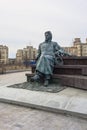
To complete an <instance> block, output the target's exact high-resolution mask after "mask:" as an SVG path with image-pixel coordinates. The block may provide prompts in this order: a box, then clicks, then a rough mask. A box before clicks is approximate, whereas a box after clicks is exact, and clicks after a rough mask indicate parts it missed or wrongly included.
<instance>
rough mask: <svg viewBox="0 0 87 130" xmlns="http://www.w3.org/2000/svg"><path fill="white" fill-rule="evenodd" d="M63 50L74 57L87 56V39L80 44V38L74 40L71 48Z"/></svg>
mask: <svg viewBox="0 0 87 130" xmlns="http://www.w3.org/2000/svg"><path fill="white" fill-rule="evenodd" d="M63 49H64V50H65V51H66V52H68V53H70V54H71V55H74V56H87V38H86V43H82V42H81V40H80V38H75V39H74V42H73V46H72V47H63Z"/></svg>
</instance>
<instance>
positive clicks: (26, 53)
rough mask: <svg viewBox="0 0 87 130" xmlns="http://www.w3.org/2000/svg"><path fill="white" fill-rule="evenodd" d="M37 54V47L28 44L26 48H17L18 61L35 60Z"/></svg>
mask: <svg viewBox="0 0 87 130" xmlns="http://www.w3.org/2000/svg"><path fill="white" fill-rule="evenodd" d="M36 55H37V49H36V48H33V46H27V47H26V48H23V49H19V50H17V53H16V61H17V63H18V62H23V61H26V60H34V59H35V57H36Z"/></svg>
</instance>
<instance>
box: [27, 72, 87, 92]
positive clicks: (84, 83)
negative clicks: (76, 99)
mask: <svg viewBox="0 0 87 130" xmlns="http://www.w3.org/2000/svg"><path fill="white" fill-rule="evenodd" d="M26 76H27V81H28V82H29V81H30V78H31V77H32V76H34V74H28V73H27V74H26ZM52 78H53V80H54V79H56V81H58V83H61V84H62V85H64V86H69V87H75V88H80V89H85V90H87V76H81V75H60V74H53V76H52Z"/></svg>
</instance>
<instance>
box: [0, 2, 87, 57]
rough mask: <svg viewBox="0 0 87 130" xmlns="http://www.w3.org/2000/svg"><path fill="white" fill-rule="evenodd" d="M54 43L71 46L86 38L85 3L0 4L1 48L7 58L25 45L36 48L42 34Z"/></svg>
mask: <svg viewBox="0 0 87 130" xmlns="http://www.w3.org/2000/svg"><path fill="white" fill-rule="evenodd" d="M48 30H50V31H52V34H53V41H56V42H58V43H59V45H61V46H71V45H72V42H73V40H74V38H76V37H80V38H81V41H82V42H85V39H86V38H87V0H0V44H3V45H7V46H8V47H9V57H10V58H12V57H15V55H16V51H17V49H23V48H24V47H26V46H28V45H33V46H34V47H36V48H38V45H39V43H41V42H43V41H44V32H45V31H48Z"/></svg>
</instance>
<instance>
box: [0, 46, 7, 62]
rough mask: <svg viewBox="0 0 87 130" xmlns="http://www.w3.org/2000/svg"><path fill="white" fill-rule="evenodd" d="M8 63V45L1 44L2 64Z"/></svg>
mask: <svg viewBox="0 0 87 130" xmlns="http://www.w3.org/2000/svg"><path fill="white" fill-rule="evenodd" d="M7 63H8V47H7V46H3V45H0V64H7Z"/></svg>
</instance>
